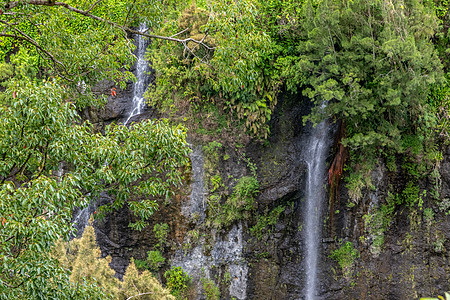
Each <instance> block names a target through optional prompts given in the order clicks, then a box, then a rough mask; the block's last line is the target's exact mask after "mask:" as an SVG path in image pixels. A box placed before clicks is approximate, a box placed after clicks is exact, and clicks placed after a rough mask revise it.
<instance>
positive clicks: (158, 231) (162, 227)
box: [153, 223, 170, 249]
mask: <svg viewBox="0 0 450 300" xmlns="http://www.w3.org/2000/svg"><path fill="white" fill-rule="evenodd" d="M169 232H170V228H169V225H168V224H167V223H160V224H155V225H154V226H153V233H154V234H155V237H156V239H157V240H158V243H157V244H156V245H155V248H156V249H163V248H164V246H165V244H166V243H167V236H168V235H169Z"/></svg>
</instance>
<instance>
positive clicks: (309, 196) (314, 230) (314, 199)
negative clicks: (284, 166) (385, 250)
mask: <svg viewBox="0 0 450 300" xmlns="http://www.w3.org/2000/svg"><path fill="white" fill-rule="evenodd" d="M329 131H330V130H329V124H328V122H327V121H323V122H322V123H320V124H318V125H317V126H316V127H314V128H312V130H311V134H310V136H309V138H308V142H307V146H306V152H305V154H304V159H305V163H306V165H307V172H308V174H307V181H306V209H305V210H304V232H305V236H304V242H305V247H306V250H305V276H306V286H305V299H306V300H314V299H317V281H318V280H317V271H318V260H319V255H320V253H321V248H320V239H321V232H322V218H321V217H322V203H323V202H324V199H325V178H326V177H325V172H326V159H327V154H328V151H329V148H330V147H329V146H330V137H329Z"/></svg>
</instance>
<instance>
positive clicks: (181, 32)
mask: <svg viewBox="0 0 450 300" xmlns="http://www.w3.org/2000/svg"><path fill="white" fill-rule="evenodd" d="M188 29H189V27H188V28H186V29H184V30H182V31H180V32H178V33H175V34H174V35H171V36H170V37H171V38H173V37H175V36H177V35H180V34H183V33H185V32H186V31H187V30H188Z"/></svg>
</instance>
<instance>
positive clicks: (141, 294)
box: [127, 292, 153, 300]
mask: <svg viewBox="0 0 450 300" xmlns="http://www.w3.org/2000/svg"><path fill="white" fill-rule="evenodd" d="M150 294H153V292H148V293H140V294H137V295H134V296H131V297H128V298H127V300H130V299H131V298H134V297H139V296H143V295H150Z"/></svg>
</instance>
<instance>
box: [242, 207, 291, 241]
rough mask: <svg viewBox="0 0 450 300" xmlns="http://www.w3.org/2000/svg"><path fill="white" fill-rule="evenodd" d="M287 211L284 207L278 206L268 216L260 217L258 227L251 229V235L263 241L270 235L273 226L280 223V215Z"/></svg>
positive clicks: (257, 222)
mask: <svg viewBox="0 0 450 300" xmlns="http://www.w3.org/2000/svg"><path fill="white" fill-rule="evenodd" d="M285 209H286V208H285V207H284V206H277V207H276V208H274V209H273V210H272V211H270V212H269V213H268V214H264V215H262V216H260V217H258V220H257V221H256V225H255V226H253V227H251V228H250V233H251V234H252V235H253V236H254V237H256V238H257V239H258V240H261V239H262V238H263V236H264V235H270V233H271V232H272V230H273V226H274V225H275V224H276V223H277V222H278V219H279V218H280V215H281V214H282V213H283V212H284V210H285Z"/></svg>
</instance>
